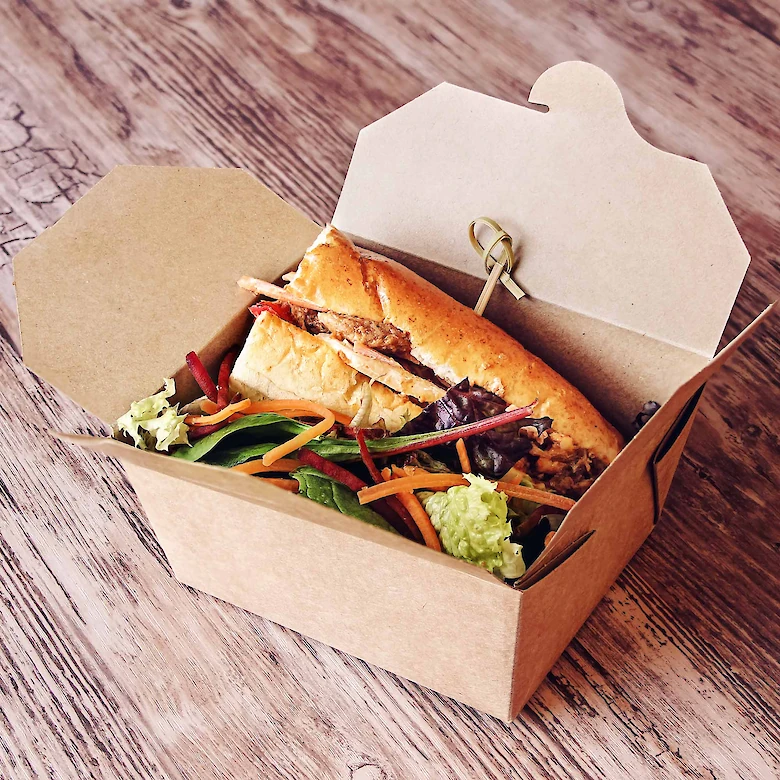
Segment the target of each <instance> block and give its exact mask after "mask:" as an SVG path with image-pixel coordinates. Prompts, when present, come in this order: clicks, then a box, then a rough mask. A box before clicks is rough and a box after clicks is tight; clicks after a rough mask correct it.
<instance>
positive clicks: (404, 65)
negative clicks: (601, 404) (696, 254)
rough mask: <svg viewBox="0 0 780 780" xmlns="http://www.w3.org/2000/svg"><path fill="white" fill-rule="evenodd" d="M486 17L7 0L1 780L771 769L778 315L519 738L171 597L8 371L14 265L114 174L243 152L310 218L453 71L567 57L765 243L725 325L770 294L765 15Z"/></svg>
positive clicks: (494, 69)
mask: <svg viewBox="0 0 780 780" xmlns="http://www.w3.org/2000/svg"><path fill="white" fill-rule="evenodd" d="M472 5H473V4H470V3H467V2H461V3H456V2H445V0H428V2H425V3H420V4H411V3H397V2H396V3H370V2H365V1H364V2H360V1H359V0H353V1H352V2H335V1H333V0H326V1H325V2H321V3H318V2H316V0H311V2H308V0H302V1H301V2H299V3H295V4H287V3H284V4H283V3H277V2H271V1H270V0H267V1H266V2H254V3H253V2H249V1H248V0H236V1H235V2H229V1H228V0H223V1H218V0H209V1H208V2H206V1H205V0H171V2H156V1H154V0H148V1H147V2H141V1H140V0H115V1H114V2H108V3H106V2H100V1H99V0H7V1H6V2H4V3H2V4H1V5H0V249H2V253H0V351H1V352H2V359H0V393H1V395H0V422H1V423H2V436H1V437H0V513H1V516H2V527H0V534H1V537H0V560H1V561H2V565H1V566H0V594H1V595H2V601H1V602H0V667H1V668H2V677H0V696H1V698H0V704H1V705H2V706H1V707H0V775H2V777H3V778H13V779H14V780H16V778H27V777H54V778H82V777H95V778H114V777H117V778H119V777H121V778H151V777H154V778H157V777H170V778H178V777H186V778H212V777H213V778H226V777H235V778H296V779H297V778H354V779H355V780H378V779H379V778H398V779H401V778H403V779H406V778H444V777H447V778H467V777H468V778H471V777H474V778H505V777H517V778H526V777H533V778H579V777H588V778H591V777H593V778H596V777H599V778H601V777H605V778H623V777H631V778H635V779H638V778H676V777H696V778H699V777H702V778H732V777H734V778H736V777H739V778H749V779H750V780H753V779H754V778H772V777H777V776H778V774H780V745H779V740H778V700H779V698H780V697H779V694H778V691H779V690H780V669H779V668H778V666H779V665H778V648H779V647H780V642H778V638H779V628H780V620H778V617H779V614H778V595H780V588H779V587H778V557H779V555H780V529H778V498H780V496H779V495H778V482H779V481H780V457H779V453H778V427H779V426H780V403H779V401H778V392H777V381H778V363H779V361H780V347H779V345H778V334H777V330H776V322H775V323H770V326H769V327H765V328H764V330H763V332H762V333H761V334H760V338H759V339H757V340H755V341H753V342H752V343H751V344H750V345H749V346H748V347H747V348H746V349H744V351H743V352H742V353H741V354H740V355H739V357H738V358H737V359H736V360H735V361H734V362H733V363H732V364H731V366H730V367H729V368H728V369H726V370H725V371H724V372H722V373H721V374H719V375H718V377H717V378H716V379H714V380H713V381H712V382H710V384H709V385H708V389H707V392H706V395H705V400H704V403H703V409H702V412H701V414H700V415H699V416H698V419H697V420H696V423H695V425H694V428H693V432H692V435H691V438H690V443H689V446H688V449H687V450H686V452H685V455H684V456H683V459H682V462H681V465H680V469H679V472H678V476H677V478H676V481H675V484H674V486H673V488H672V492H671V495H670V497H669V501H668V504H667V508H666V511H665V512H664V516H663V518H662V520H661V522H660V524H659V526H658V528H657V530H656V531H655V532H654V533H653V535H652V537H651V538H650V540H649V541H648V542H647V544H646V545H645V546H644V547H643V549H642V550H641V551H640V552H639V554H638V555H637V556H636V558H635V559H634V560H633V561H632V563H631V564H630V565H629V567H628V568H627V569H626V571H625V572H624V573H623V575H622V576H621V577H620V579H619V580H618V582H617V583H616V585H615V586H614V587H613V588H612V590H611V591H610V592H609V594H608V595H607V597H606V598H605V599H604V601H603V602H602V603H601V604H600V606H599V607H598V608H597V609H596V611H595V613H594V614H593V616H592V617H591V618H590V620H589V621H588V622H587V624H586V625H585V627H584V628H583V629H582V630H581V631H580V633H579V634H578V635H577V637H576V639H575V640H574V642H573V643H572V644H571V646H570V647H569V649H568V650H567V651H566V652H565V654H564V655H563V657H562V658H561V659H560V661H559V662H558V663H557V664H556V665H555V667H554V669H553V671H552V672H551V673H550V675H549V677H548V678H547V680H546V682H545V683H544V684H543V685H542V687H541V688H540V689H539V691H538V692H537V694H536V695H535V696H534V698H533V699H532V700H531V703H530V704H529V706H528V707H527V708H526V709H525V710H524V711H523V713H522V714H521V716H520V717H519V718H518V719H517V720H516V721H515V722H514V723H513V724H512V725H511V726H508V725H505V724H503V723H500V722H498V721H496V720H494V719H493V718H490V717H488V716H484V715H481V714H480V713H478V712H475V711H473V710H471V709H469V708H468V707H465V706H461V705H459V704H457V703H455V702H453V701H450V700H447V699H445V698H443V697H440V696H438V695H436V694H434V693H432V692H430V691H428V690H425V689H422V688H420V687H418V686H416V685H414V684H412V683H409V682H407V681H405V680H402V679H399V678H396V677H394V676H393V675H391V674H388V673H386V672H384V671H382V670H380V669H377V668H374V667H372V666H370V665H368V664H365V663H363V662H361V661H357V660H355V659H353V658H350V657H348V656H346V655H343V654H341V653H339V652H336V651H334V650H332V649H330V648H328V647H326V646H323V645H321V644H318V643H316V642H312V641H309V640H307V639H304V638H303V637H301V636H298V635H296V634H294V633H293V632H291V631H287V630H285V629H283V628H280V627H279V626H277V625H274V624H271V623H269V622H267V621H265V620H263V619H261V618H259V617H255V616H253V615H250V614H247V613H245V612H242V611H241V610H239V609H237V608H234V607H232V606H230V605H227V604H225V603H222V602H219V601H217V600H215V599H213V598H210V597H209V596H206V595H204V594H201V593H198V592H195V591H193V590H191V589H189V588H187V587H184V586H182V585H180V584H178V583H177V582H176V580H175V579H173V577H172V575H171V571H170V568H169V567H168V565H167V563H166V560H165V558H164V556H163V554H162V551H161V549H160V547H159V545H158V543H157V541H156V540H155V538H154V535H153V534H152V533H151V531H150V529H149V527H148V525H147V523H146V520H145V518H144V515H143V513H142V511H141V509H140V507H139V504H138V502H137V500H136V498H135V496H134V494H133V492H132V490H131V488H130V486H129V484H128V482H127V480H126V479H125V477H124V474H123V472H122V469H121V467H120V466H119V465H118V464H117V463H114V462H107V461H105V460H103V459H101V458H100V457H97V456H93V455H91V454H89V453H86V452H79V451H76V450H74V449H71V448H69V447H66V446H65V445H62V444H60V443H58V442H56V441H55V440H53V439H52V438H50V437H49V436H48V435H47V433H46V431H47V429H50V428H55V429H60V430H68V431H92V432H97V431H99V430H100V423H99V422H98V421H96V420H95V419H94V418H91V417H90V416H89V415H87V414H86V413H85V412H83V411H82V410H81V409H79V408H77V407H76V406H75V405H74V404H73V403H72V402H70V401H69V400H68V399H66V398H64V397H63V396H62V395H60V394H59V393H57V392H56V391H54V390H53V389H52V388H51V387H49V386H48V385H47V384H46V383H45V382H43V381H41V380H39V379H37V378H36V377H35V376H34V375H32V374H31V373H29V372H28V371H27V370H26V369H25V368H24V366H23V365H22V363H21V359H20V355H19V339H18V326H17V321H16V315H15V307H14V297H13V291H12V258H13V256H14V254H15V253H16V252H17V251H18V250H19V249H21V248H22V247H23V246H24V245H25V244H26V243H28V242H29V241H30V240H31V239H32V238H33V237H34V236H36V235H37V234H38V233H40V232H41V231H42V230H43V229H44V228H45V227H46V226H47V225H50V224H52V223H53V222H54V221H55V220H56V219H57V218H58V217H59V216H60V215H61V214H62V213H63V212H64V211H65V210H66V208H67V207H68V206H69V205H70V204H71V203H72V202H73V201H75V200H76V199H77V198H78V197H79V196H80V195H82V194H83V193H84V192H86V190H87V189H88V188H89V187H90V186H91V185H93V184H94V183H95V182H96V181H97V180H98V179H99V177H100V176H101V175H103V174H104V173H106V172H107V171H108V170H109V169H110V168H111V167H112V166H113V165H115V164H116V163H129V162H132V163H153V164H165V165H171V164H175V165H192V166H239V167H242V168H246V169H248V170H249V171H251V172H252V173H254V174H256V175H257V176H258V177H259V178H260V179H261V180H262V181H264V182H265V183H266V184H268V185H269V186H271V187H272V188H273V189H275V190H276V191H277V192H278V193H279V194H280V195H282V196H283V197H284V198H286V199H287V200H289V201H290V202H291V203H293V204H295V205H296V206H298V207H300V208H301V209H302V210H303V211H305V212H306V213H308V214H309V215H310V216H311V217H313V218H314V219H317V220H319V221H325V220H327V219H328V217H329V216H330V215H331V214H332V212H333V209H334V206H335V204H336V199H337V196H338V192H339V189H340V186H341V183H342V180H343V178H344V174H345V172H346V169H347V164H348V162H349V158H350V152H351V148H352V144H353V142H354V140H355V136H356V134H357V132H358V130H359V129H360V127H362V126H363V125H365V124H368V123H369V122H371V121H373V120H374V119H376V118H378V117H380V116H382V115H383V114H385V113H387V112H388V111H391V110H392V109H394V108H396V107H397V106H399V105H401V104H402V103H404V102H406V101H408V100H410V99H411V98H414V97H415V96H417V95H419V94H420V93H421V92H423V91H425V90H426V89H429V88H430V87H432V86H434V85H435V84H437V83H439V82H440V81H443V80H447V81H451V82H454V83H457V84H460V85H463V86H466V87H471V88H474V89H477V90H480V91H483V92H487V93H489V94H492V95H496V96H499V97H501V98H505V99H507V100H512V101H516V102H521V103H522V102H523V101H524V100H525V98H526V96H527V94H528V90H529V87H530V85H531V84H532V83H533V81H534V80H535V79H536V77H537V76H538V75H539V74H540V73H541V72H542V71H543V70H544V69H545V68H547V67H549V66H550V65H553V64H554V63H556V62H559V61H562V60H567V59H586V60H590V61H591V62H594V63H595V64H597V65H600V66H601V67H603V68H605V69H606V70H607V71H608V72H610V73H611V74H612V76H613V77H614V78H615V79H616V80H617V81H618V83H619V84H620V86H621V87H622V89H623V93H624V96H625V99H626V104H627V107H628V111H629V114H630V115H631V117H632V119H633V121H634V123H635V124H636V127H637V129H638V130H639V131H640V132H641V133H642V135H644V136H645V137H646V138H647V139H648V140H650V141H651V142H652V143H654V144H656V145H657V146H659V147H661V148H663V149H667V150H669V151H672V152H675V153H677V154H682V155H687V156H689V157H694V158H696V159H698V160H702V161H705V162H707V163H708V164H709V165H710V166H711V168H712V171H713V174H714V176H715V178H716V180H717V181H718V183H719V185H720V187H721V189H722V192H723V195H724V197H725V200H726V203H727V204H728V206H729V208H730V209H731V212H732V214H733V216H734V218H735V220H736V222H737V225H738V227H739V229H740V231H741V233H742V235H743V237H744V239H745V242H746V244H747V246H748V249H749V250H750V252H751V254H752V256H753V262H752V265H751V266H750V270H749V271H748V274H747V279H746V281H745V284H744V286H743V288H742V292H741V293H740V295H739V298H738V300H737V303H736V306H735V308H734V312H733V314H732V317H731V321H730V322H729V325H728V327H727V329H726V333H725V336H724V339H731V338H732V337H733V336H734V335H735V334H736V333H737V332H738V330H740V329H741V328H742V327H744V326H745V325H746V324H747V323H748V322H749V320H750V319H752V317H753V316H754V315H755V314H756V313H757V312H758V311H759V310H760V309H761V308H763V306H764V304H765V303H766V302H767V301H768V300H771V299H774V298H776V297H778V260H777V258H778V246H780V159H779V158H778V155H779V154H780V11H779V9H778V5H777V4H776V3H774V2H772V1H771V0H766V1H763V0H753V2H749V1H748V0H715V1H713V2H706V1H705V0H692V1H691V2H686V3H675V2H667V1H664V2H656V1H655V0H628V1H627V2H623V1H621V2H617V1H616V0H615V1H613V2H609V3H606V2H601V3H588V2H585V3H579V2H560V1H556V2H544V3H541V2H524V3H523V2H514V3H511V2H508V1H506V0H493V1H492V2H483V3H481V4H480V8H481V10H480V12H473V11H472V10H471V8H472ZM649 272H652V269H649ZM51 316H52V317H56V316H57V291H56V289H52V291H51ZM474 663H475V665H478V664H479V659H478V658H475V659H474Z"/></svg>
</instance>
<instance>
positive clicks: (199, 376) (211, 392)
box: [185, 352, 217, 403]
mask: <svg viewBox="0 0 780 780" xmlns="http://www.w3.org/2000/svg"><path fill="white" fill-rule="evenodd" d="M185 360H186V361H187V367H188V368H189V369H190V373H191V374H192V378H193V379H194V380H195V381H196V382H197V383H198V387H200V389H201V390H202V391H203V394H204V395H205V396H206V398H208V399H209V401H213V402H214V403H217V386H216V385H215V384H214V381H213V380H212V378H211V377H210V376H209V372H208V371H206V367H205V366H204V365H203V363H202V362H201V360H200V358H199V357H198V353H197V352H190V353H189V354H188V355H187V357H186V358H185Z"/></svg>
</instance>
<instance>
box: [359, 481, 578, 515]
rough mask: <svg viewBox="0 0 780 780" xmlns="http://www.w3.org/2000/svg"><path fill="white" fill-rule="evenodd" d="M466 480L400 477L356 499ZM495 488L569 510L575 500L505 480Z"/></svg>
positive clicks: (363, 501) (364, 501) (366, 501)
mask: <svg viewBox="0 0 780 780" xmlns="http://www.w3.org/2000/svg"><path fill="white" fill-rule="evenodd" d="M468 484H469V483H468V480H466V479H465V478H464V477H462V476H460V475H459V474H420V475H415V476H413V477H402V478H401V479H394V480H392V481H391V482H385V483H384V484H382V485H373V486H371V487H367V488H363V490H361V491H360V492H359V493H358V499H359V500H360V503H361V504H369V503H371V501H376V500H377V499H378V498H385V497H387V496H391V495H393V494H395V493H399V492H409V491H411V490H422V489H425V488H429V489H430V488H434V489H435V488H450V487H455V486H456V485H468ZM496 488H497V489H498V490H500V491H501V492H502V493H506V494H507V495H508V496H514V497H516V498H525V499H527V500H528V501H535V502H536V503H538V504H547V505H548V506H554V507H556V508H557V509H564V510H569V509H571V508H572V507H573V506H574V504H575V502H574V501H572V499H570V498H566V497H565V496H559V495H557V494H556V493H548V492H546V491H544V490H537V489H536V488H528V487H522V486H520V485H510V484H508V483H506V482H498V483H496Z"/></svg>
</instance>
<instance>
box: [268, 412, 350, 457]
mask: <svg viewBox="0 0 780 780" xmlns="http://www.w3.org/2000/svg"><path fill="white" fill-rule="evenodd" d="M314 405H315V404H312V406H314ZM316 406H319V404H316ZM321 409H322V411H323V413H324V414H323V420H322V422H318V423H317V424H316V425H312V427H311V428H309V430H308V431H303V432H302V433H299V434H298V435H297V436H293V438H292V439H290V440H289V441H286V442H284V443H283V444H280V445H279V446H278V447H274V448H273V449H272V450H270V451H269V452H266V454H265V455H263V465H265V466H271V465H272V464H273V463H275V462H276V461H277V460H279V458H283V457H284V456H285V455H289V454H290V453H291V452H294V451H295V450H298V449H300V448H301V447H304V446H305V445H307V444H308V443H309V442H310V441H311V440H312V439H316V438H317V436H320V435H321V434H323V433H327V432H328V431H329V430H330V429H331V428H332V427H333V425H334V423H335V422H336V418H335V416H334V414H333V412H331V411H330V410H329V409H326V408H325V407H324V406H323V407H321Z"/></svg>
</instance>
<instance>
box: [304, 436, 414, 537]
mask: <svg viewBox="0 0 780 780" xmlns="http://www.w3.org/2000/svg"><path fill="white" fill-rule="evenodd" d="M298 460H300V461H301V463H305V464H306V465H307V466H311V467H312V468H315V469H317V471H321V472H322V473H323V474H326V475H327V476H329V477H332V478H333V479H335V480H337V481H338V482H341V484H342V485H346V486H347V487H348V488H349V489H350V490H352V491H354V492H355V493H357V492H358V490H362V489H363V488H365V487H368V485H367V484H366V483H365V482H363V480H362V479H360V477H356V476H355V475H354V474H353V473H352V472H351V471H347V470H346V469H345V468H342V467H341V466H339V465H338V464H336V463H334V462H333V461H332V460H326V459H325V458H323V457H322V456H321V455H317V453H316V452H312V451H311V450H307V449H306V447H302V448H301V449H300V450H298ZM381 504H382V502H381V501H375V502H374V504H373V508H374V509H375V510H376V511H377V513H378V514H380V515H382V517H384V519H385V520H387V522H388V523H390V525H391V526H393V528H395V530H396V531H398V533H399V534H401V536H405V537H406V538H407V539H408V538H409V533H410V532H409V529H408V528H407V527H406V523H404V522H403V521H402V520H401V518H399V517H398V515H396V514H395V512H393V511H391V509H390V507H389V506H388V505H387V504H386V503H385V504H383V505H381Z"/></svg>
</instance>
